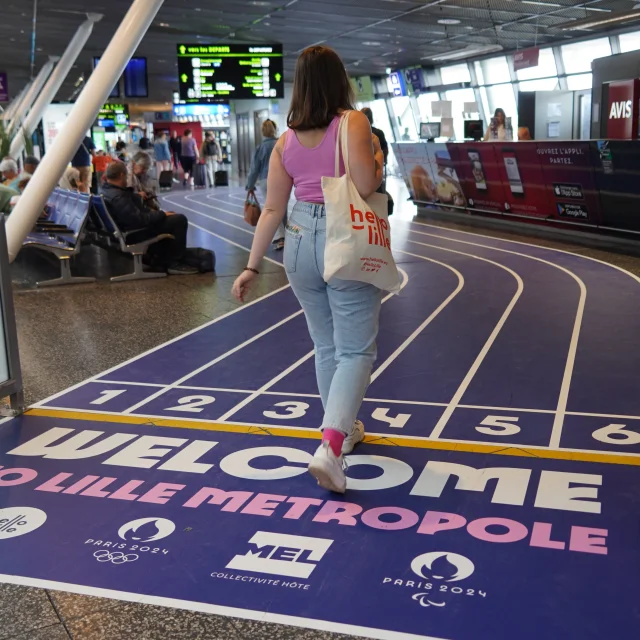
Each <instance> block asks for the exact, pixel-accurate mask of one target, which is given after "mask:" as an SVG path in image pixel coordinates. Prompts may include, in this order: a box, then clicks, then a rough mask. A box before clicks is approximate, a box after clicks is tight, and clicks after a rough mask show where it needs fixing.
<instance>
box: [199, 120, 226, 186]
mask: <svg viewBox="0 0 640 640" xmlns="http://www.w3.org/2000/svg"><path fill="white" fill-rule="evenodd" d="M200 157H201V158H202V159H203V160H204V166H205V170H206V172H207V186H209V187H214V186H215V176H216V170H217V168H218V163H219V162H222V149H221V148H220V143H219V142H218V141H217V140H216V138H215V136H214V135H213V133H212V132H211V131H207V132H206V133H205V134H204V140H203V141H202V146H201V147H200Z"/></svg>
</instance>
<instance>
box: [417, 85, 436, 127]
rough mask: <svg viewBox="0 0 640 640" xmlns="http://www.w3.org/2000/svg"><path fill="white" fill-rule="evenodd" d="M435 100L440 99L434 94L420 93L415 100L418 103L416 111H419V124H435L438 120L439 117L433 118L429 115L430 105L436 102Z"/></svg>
mask: <svg viewBox="0 0 640 640" xmlns="http://www.w3.org/2000/svg"><path fill="white" fill-rule="evenodd" d="M437 100H440V97H439V96H438V94H437V93H436V92H432V93H421V94H420V95H419V96H418V97H417V98H416V101H417V103H418V109H419V110H420V121H421V122H429V121H435V122H437V121H438V120H440V117H439V116H438V117H437V118H434V117H433V114H432V113H431V103H432V102H436V101H437Z"/></svg>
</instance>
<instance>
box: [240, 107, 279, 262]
mask: <svg viewBox="0 0 640 640" xmlns="http://www.w3.org/2000/svg"><path fill="white" fill-rule="evenodd" d="M261 131H262V137H263V138H264V140H263V141H262V144H260V146H259V147H258V148H257V149H256V150H255V153H254V154H253V161H252V162H251V169H249V177H248V178H247V186H246V189H247V191H248V193H249V194H251V193H253V192H255V189H256V186H258V188H259V189H260V192H261V198H262V201H263V202H266V199H267V176H268V175H269V160H270V159H271V153H272V152H273V148H274V147H275V146H276V142H277V141H278V138H277V127H276V123H275V122H274V121H273V120H265V121H264V122H263V123H262V128H261ZM273 245H274V247H275V249H276V251H282V250H283V249H284V221H283V222H281V223H280V225H279V226H278V229H277V231H276V234H275V236H274V238H273Z"/></svg>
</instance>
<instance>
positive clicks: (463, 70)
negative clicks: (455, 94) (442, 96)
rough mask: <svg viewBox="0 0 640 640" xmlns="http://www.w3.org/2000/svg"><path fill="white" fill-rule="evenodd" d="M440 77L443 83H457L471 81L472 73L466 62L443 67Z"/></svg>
mask: <svg viewBox="0 0 640 640" xmlns="http://www.w3.org/2000/svg"><path fill="white" fill-rule="evenodd" d="M440 77H441V78H442V84H456V83H458V82H471V74H470V73H469V67H467V65H466V63H464V64H454V65H453V66H451V67H441V68H440Z"/></svg>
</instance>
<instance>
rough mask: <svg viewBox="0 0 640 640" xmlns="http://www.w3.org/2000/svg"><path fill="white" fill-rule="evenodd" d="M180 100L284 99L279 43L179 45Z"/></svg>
mask: <svg viewBox="0 0 640 640" xmlns="http://www.w3.org/2000/svg"><path fill="white" fill-rule="evenodd" d="M177 51H178V71H179V77H180V101H181V102H182V103H207V102H228V101H229V100H232V99H235V100H243V99H244V100H252V99H254V98H284V78H283V57H282V46H281V45H265V46H256V45H199V44H194V45H189V44H179V45H178V48H177Z"/></svg>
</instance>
